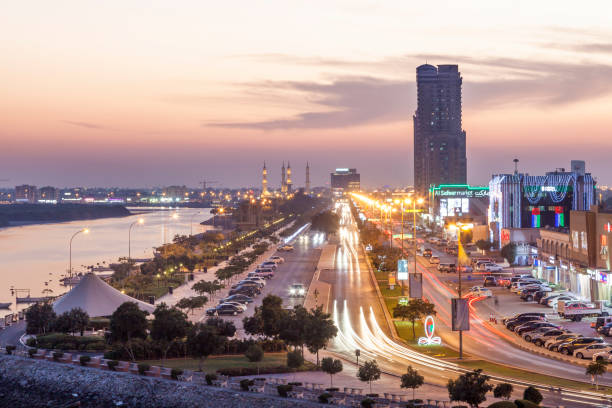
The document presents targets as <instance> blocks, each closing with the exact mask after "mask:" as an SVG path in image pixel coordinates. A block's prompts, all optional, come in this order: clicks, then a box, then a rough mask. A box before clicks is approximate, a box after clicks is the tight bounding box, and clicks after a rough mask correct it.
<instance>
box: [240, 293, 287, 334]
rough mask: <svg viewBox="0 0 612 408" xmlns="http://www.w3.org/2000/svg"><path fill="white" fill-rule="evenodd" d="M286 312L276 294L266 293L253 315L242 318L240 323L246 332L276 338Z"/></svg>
mask: <svg viewBox="0 0 612 408" xmlns="http://www.w3.org/2000/svg"><path fill="white" fill-rule="evenodd" d="M286 314H287V311H286V310H284V309H283V300H282V299H281V298H279V297H278V296H274V295H268V296H266V297H265V298H263V300H262V303H261V306H258V307H256V308H255V313H254V314H253V316H252V317H250V318H244V319H243V320H242V324H243V327H244V330H245V331H246V332H247V333H248V334H253V335H261V336H266V337H271V338H277V337H278V336H279V335H280V332H281V329H282V327H283V323H284V321H285V315H286Z"/></svg>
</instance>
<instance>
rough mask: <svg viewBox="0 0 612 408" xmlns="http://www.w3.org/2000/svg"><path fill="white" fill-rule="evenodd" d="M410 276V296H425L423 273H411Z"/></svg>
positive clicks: (415, 297)
mask: <svg viewBox="0 0 612 408" xmlns="http://www.w3.org/2000/svg"><path fill="white" fill-rule="evenodd" d="M409 277H410V279H409V284H410V293H409V295H410V298H412V299H421V298H422V297H423V274H422V273H411V274H410V275H409Z"/></svg>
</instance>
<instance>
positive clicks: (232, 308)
mask: <svg viewBox="0 0 612 408" xmlns="http://www.w3.org/2000/svg"><path fill="white" fill-rule="evenodd" d="M242 312H244V310H243V309H242V308H240V307H238V306H236V305H233V304H229V303H223V304H221V305H217V306H216V307H213V308H211V309H208V310H207V311H206V314H207V315H208V316H221V315H231V316H236V315H238V314H239V313H242Z"/></svg>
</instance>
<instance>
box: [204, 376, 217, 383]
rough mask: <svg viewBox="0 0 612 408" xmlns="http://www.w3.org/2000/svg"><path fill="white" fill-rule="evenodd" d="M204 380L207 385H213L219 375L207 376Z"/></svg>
mask: <svg viewBox="0 0 612 408" xmlns="http://www.w3.org/2000/svg"><path fill="white" fill-rule="evenodd" d="M204 379H205V380H206V384H207V385H212V384H213V381H215V380H216V379H217V374H206V375H205V376H204Z"/></svg>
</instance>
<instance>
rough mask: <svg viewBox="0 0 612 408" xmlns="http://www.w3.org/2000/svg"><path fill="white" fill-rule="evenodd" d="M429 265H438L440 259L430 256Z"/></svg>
mask: <svg viewBox="0 0 612 408" xmlns="http://www.w3.org/2000/svg"><path fill="white" fill-rule="evenodd" d="M429 263H430V264H439V263H440V258H439V257H437V256H430V257H429Z"/></svg>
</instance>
